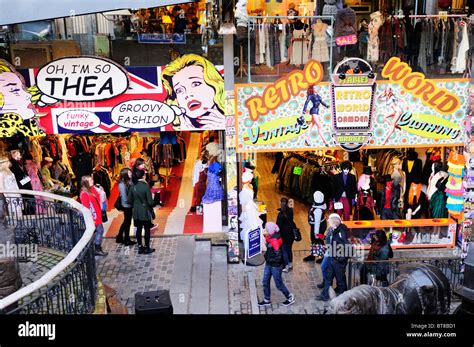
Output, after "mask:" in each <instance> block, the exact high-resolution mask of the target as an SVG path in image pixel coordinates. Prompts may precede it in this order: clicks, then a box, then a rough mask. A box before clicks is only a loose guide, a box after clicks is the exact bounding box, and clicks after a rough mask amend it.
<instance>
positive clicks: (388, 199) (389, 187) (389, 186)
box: [380, 175, 400, 220]
mask: <svg viewBox="0 0 474 347" xmlns="http://www.w3.org/2000/svg"><path fill="white" fill-rule="evenodd" d="M383 180H384V183H385V187H384V189H383V190H382V194H381V199H380V200H381V201H380V219H383V220H386V219H398V218H400V213H399V211H400V209H399V208H398V202H399V200H400V184H397V185H394V182H393V179H392V176H390V175H385V176H384V177H383Z"/></svg>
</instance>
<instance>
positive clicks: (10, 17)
mask: <svg viewBox="0 0 474 347" xmlns="http://www.w3.org/2000/svg"><path fill="white" fill-rule="evenodd" d="M187 2H195V0H100V1H97V0H46V1H43V2H41V4H40V5H39V4H38V2H37V1H33V0H15V1H11V0H0V8H2V10H1V11H0V25H10V24H18V23H25V22H33V21H39V20H45V19H54V18H63V17H69V16H71V15H74V16H79V15H84V14H91V13H98V12H106V11H114V10H122V9H128V8H131V9H135V8H137V9H138V8H149V7H158V6H169V5H175V4H182V3H187ZM38 5H39V6H38Z"/></svg>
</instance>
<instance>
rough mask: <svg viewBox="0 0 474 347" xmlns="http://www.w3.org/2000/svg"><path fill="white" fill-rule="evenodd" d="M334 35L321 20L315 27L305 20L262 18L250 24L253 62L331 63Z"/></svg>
mask: <svg viewBox="0 0 474 347" xmlns="http://www.w3.org/2000/svg"><path fill="white" fill-rule="evenodd" d="M331 33H332V31H331V28H330V27H329V26H328V25H327V24H326V23H323V22H322V21H321V20H319V19H318V20H316V21H315V23H314V24H312V25H309V24H307V23H304V22H303V21H301V20H295V21H293V22H289V23H283V22H282V21H281V20H280V19H275V20H272V21H270V20H265V19H259V20H257V22H256V23H250V47H251V52H250V63H251V64H252V65H253V64H257V65H260V64H266V65H267V66H268V67H273V66H275V65H277V64H279V63H281V62H289V63H290V64H292V65H304V64H306V62H307V61H308V60H309V59H315V60H318V61H320V62H327V61H329V43H328V42H331V41H330V40H331V39H330V35H331Z"/></svg>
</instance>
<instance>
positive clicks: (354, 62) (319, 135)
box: [235, 58, 469, 153]
mask: <svg viewBox="0 0 474 347" xmlns="http://www.w3.org/2000/svg"><path fill="white" fill-rule="evenodd" d="M320 66H321V64H320V63H319V62H316V61H313V60H311V61H309V62H308V63H307V65H306V66H305V68H304V70H297V71H293V72H292V73H290V74H289V75H288V76H286V77H284V78H282V79H279V80H277V81H276V82H274V83H271V84H255V83H254V84H240V85H236V87H235V95H236V128H237V141H238V143H237V151H238V152H241V153H242V152H248V151H285V150H311V149H315V148H337V147H342V148H344V149H345V150H348V151H354V150H357V149H359V148H361V147H364V146H366V147H371V148H381V147H385V146H392V147H416V146H422V147H426V146H436V145H443V144H445V145H458V144H459V145H462V143H463V142H464V139H463V137H464V132H463V131H462V129H463V128H464V119H465V116H466V113H467V112H468V107H469V98H468V90H469V80H467V79H451V80H429V79H427V78H426V77H425V76H424V75H423V74H421V73H416V72H413V71H412V70H411V68H410V67H409V66H408V65H407V64H406V63H403V62H401V61H400V60H399V59H398V58H391V59H390V60H389V61H388V62H387V63H386V65H385V67H384V68H383V70H382V72H381V76H382V77H383V78H386V79H387V80H379V81H377V83H375V82H376V75H375V73H373V71H372V68H371V67H370V64H368V63H367V62H365V61H363V60H362V59H358V58H350V59H347V60H344V61H342V62H341V63H339V64H338V65H337V66H336V68H335V70H334V74H333V76H332V83H331V84H329V83H326V82H321V77H322V75H321V73H322V72H321V71H322V68H321V70H320V68H319V67H320Z"/></svg>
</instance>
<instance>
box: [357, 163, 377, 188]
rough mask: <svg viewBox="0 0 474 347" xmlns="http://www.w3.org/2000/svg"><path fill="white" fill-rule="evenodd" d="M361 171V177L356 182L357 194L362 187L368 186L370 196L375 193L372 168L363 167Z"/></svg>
mask: <svg viewBox="0 0 474 347" xmlns="http://www.w3.org/2000/svg"><path fill="white" fill-rule="evenodd" d="M362 170H363V171H362V175H360V177H359V180H358V181H357V191H358V192H359V191H360V190H361V189H362V186H364V185H369V186H370V190H371V191H372V194H373V193H375V191H376V190H375V188H376V183H375V179H374V176H372V168H371V167H370V166H364V168H363V169H362Z"/></svg>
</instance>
